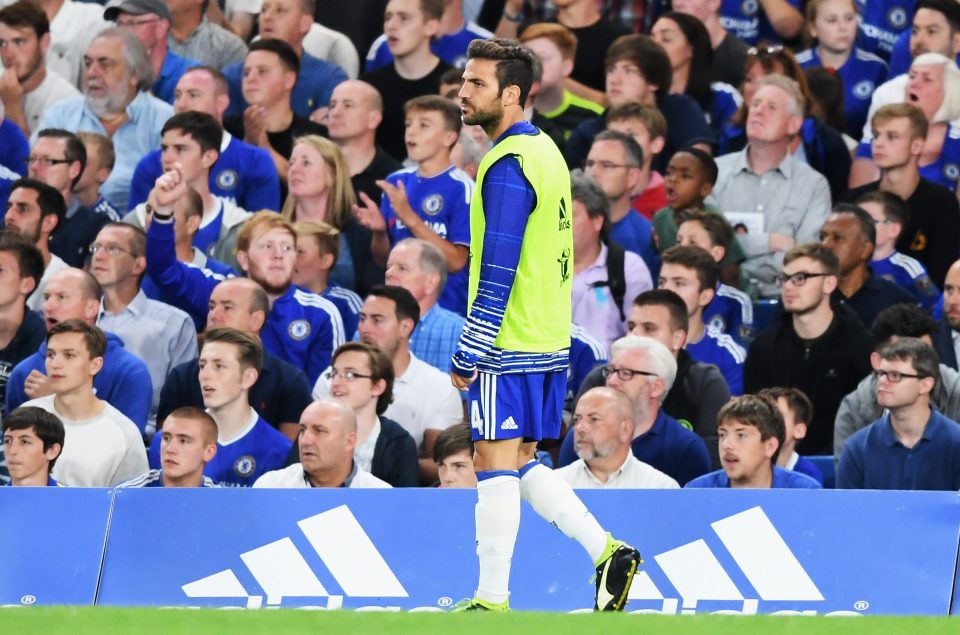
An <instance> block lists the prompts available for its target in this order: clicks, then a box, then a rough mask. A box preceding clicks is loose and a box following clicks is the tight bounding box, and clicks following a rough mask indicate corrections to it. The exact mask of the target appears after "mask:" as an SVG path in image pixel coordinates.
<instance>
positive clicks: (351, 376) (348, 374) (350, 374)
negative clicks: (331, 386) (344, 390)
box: [325, 368, 373, 381]
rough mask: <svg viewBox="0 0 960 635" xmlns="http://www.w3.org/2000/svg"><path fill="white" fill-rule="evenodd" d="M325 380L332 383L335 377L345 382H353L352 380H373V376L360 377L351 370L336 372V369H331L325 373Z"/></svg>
mask: <svg viewBox="0 0 960 635" xmlns="http://www.w3.org/2000/svg"><path fill="white" fill-rule="evenodd" d="M325 376H326V378H327V379H329V380H330V381H333V380H334V379H336V378H337V377H343V378H344V379H346V380H347V381H353V380H354V379H373V375H361V374H360V373H358V372H355V371H352V370H343V371H340V370H337V369H336V368H331V369H330V370H328V371H327V373H326V375H325Z"/></svg>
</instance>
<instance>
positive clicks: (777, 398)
mask: <svg viewBox="0 0 960 635" xmlns="http://www.w3.org/2000/svg"><path fill="white" fill-rule="evenodd" d="M757 394H758V395H759V396H761V397H765V398H766V399H769V400H770V401H772V402H773V403H775V404H776V405H777V410H779V411H780V414H781V415H783V426H784V437H783V447H781V448H780V454H779V455H777V465H778V466H780V467H782V468H783V469H785V470H793V471H794V472H799V473H800V474H806V475H807V476H809V477H810V478H812V479H814V480H815V481H817V482H818V483H820V485H821V487H822V486H823V472H821V471H820V468H818V467H817V466H816V465H814V464H813V462H811V461H810V460H809V459H805V458H804V457H802V456H800V455H799V454H797V443H799V442H800V440H801V439H803V438H804V437H805V436H807V424H808V423H809V422H810V419H811V418H812V417H813V404H812V403H810V398H809V397H807V395H806V394H804V392H803V391H802V390H800V389H799V388H782V387H779V386H778V387H776V388H764V389H763V390H761V391H760V392H759V393H757Z"/></svg>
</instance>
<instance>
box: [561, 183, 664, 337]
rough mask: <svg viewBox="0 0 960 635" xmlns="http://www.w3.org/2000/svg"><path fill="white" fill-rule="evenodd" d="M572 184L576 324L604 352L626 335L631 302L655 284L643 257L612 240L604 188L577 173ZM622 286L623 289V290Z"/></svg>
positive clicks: (608, 207)
mask: <svg viewBox="0 0 960 635" xmlns="http://www.w3.org/2000/svg"><path fill="white" fill-rule="evenodd" d="M570 181H571V192H572V196H573V210H572V222H573V263H574V266H573V271H574V273H573V321H574V322H576V323H577V324H579V325H580V326H582V327H583V328H585V329H586V330H587V332H588V333H589V334H590V335H591V336H593V337H594V338H595V339H596V340H597V341H599V342H600V343H601V344H603V346H604V348H605V349H606V348H608V347H609V346H610V344H611V343H612V342H613V341H614V340H616V339H617V338H619V337H622V336H623V335H624V334H625V333H626V332H627V326H626V314H627V311H628V309H629V306H630V304H629V303H630V298H635V297H637V295H638V294H640V293H642V292H643V291H646V290H648V289H650V288H651V287H652V286H653V283H652V281H651V279H650V271H649V270H648V269H647V265H646V264H644V262H643V260H642V259H641V258H640V256H638V255H637V254H635V253H633V252H632V251H624V250H623V248H622V247H621V246H620V245H618V244H616V243H615V242H611V241H610V240H609V236H610V204H609V202H608V201H607V197H606V196H605V195H604V193H603V190H602V189H601V187H600V185H599V184H598V183H597V182H596V181H595V180H594V179H593V178H591V177H589V176H587V175H585V174H583V173H582V172H581V171H579V170H574V171H573V172H572V173H571V175H570ZM621 271H622V275H620V272H621ZM618 276H619V278H620V280H619V281H617V277H618ZM614 281H617V282H618V284H615V282H614ZM620 284H623V287H622V288H620Z"/></svg>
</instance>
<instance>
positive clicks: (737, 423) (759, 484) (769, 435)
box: [684, 395, 820, 489]
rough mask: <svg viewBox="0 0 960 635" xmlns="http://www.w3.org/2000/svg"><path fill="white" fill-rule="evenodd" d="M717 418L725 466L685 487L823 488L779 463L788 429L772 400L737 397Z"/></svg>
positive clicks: (804, 475) (722, 460)
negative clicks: (778, 456)
mask: <svg viewBox="0 0 960 635" xmlns="http://www.w3.org/2000/svg"><path fill="white" fill-rule="evenodd" d="M717 420H718V421H719V422H720V424H719V425H718V426H717V431H718V433H719V435H720V463H721V465H723V469H720V470H717V471H716V472H710V473H709V474H704V475H703V476H701V477H699V478H695V479H693V480H692V481H690V482H689V483H687V484H686V485H685V486H684V487H691V488H693V487H731V488H741V489H745V488H754V489H758V488H759V489H771V488H772V489H778V488H802V489H820V484H819V483H817V482H816V481H815V480H813V479H812V478H810V477H809V476H807V475H806V474H800V473H799V472H794V471H792V470H785V469H783V468H782V467H778V466H777V464H776V462H777V455H778V454H779V453H780V448H781V447H782V446H783V441H784V438H785V437H786V429H785V427H784V423H783V416H782V415H781V414H780V411H779V410H778V409H777V407H776V406H775V405H774V404H773V403H772V402H770V401H769V400H767V399H765V398H763V397H760V396H757V395H743V396H742V397H733V398H732V399H730V401H728V402H727V403H726V404H724V406H723V408H721V409H720V412H719V413H718V414H717Z"/></svg>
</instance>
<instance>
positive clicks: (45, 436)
mask: <svg viewBox="0 0 960 635" xmlns="http://www.w3.org/2000/svg"><path fill="white" fill-rule="evenodd" d="M64 436H65V432H64V430H63V422H61V421H60V419H59V418H57V416H56V415H54V414H51V413H49V412H47V411H46V410H44V409H42V408H17V409H15V410H14V411H13V412H11V413H10V414H9V415H7V416H6V417H5V418H4V420H3V453H2V454H0V459H3V460H5V461H6V468H7V470H8V471H9V472H10V485H13V486H15V487H18V486H22V487H45V486H48V485H49V486H53V487H56V486H57V485H59V483H57V482H56V481H55V480H54V479H53V477H52V476H50V472H51V471H53V466H54V464H55V463H56V462H57V457H59V456H60V453H61V452H62V451H63V437H64ZM2 462H3V461H0V463H2ZM471 463H472V462H471Z"/></svg>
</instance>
